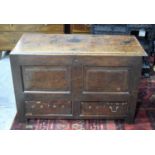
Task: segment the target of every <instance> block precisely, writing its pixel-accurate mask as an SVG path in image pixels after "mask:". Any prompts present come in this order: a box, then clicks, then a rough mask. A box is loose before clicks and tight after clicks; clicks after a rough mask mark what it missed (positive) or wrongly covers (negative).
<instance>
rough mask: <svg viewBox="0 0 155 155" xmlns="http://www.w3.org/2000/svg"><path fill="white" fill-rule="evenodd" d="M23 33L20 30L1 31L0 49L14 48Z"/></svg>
mask: <svg viewBox="0 0 155 155" xmlns="http://www.w3.org/2000/svg"><path fill="white" fill-rule="evenodd" d="M21 35H22V33H19V32H17V33H16V32H0V50H12V49H13V48H14V47H15V45H16V43H17V42H18V40H19V39H20V37H21Z"/></svg>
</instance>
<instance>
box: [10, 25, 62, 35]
mask: <svg viewBox="0 0 155 155" xmlns="http://www.w3.org/2000/svg"><path fill="white" fill-rule="evenodd" d="M12 29H13V31H20V32H49V33H63V30H64V29H63V24H13V25H12Z"/></svg>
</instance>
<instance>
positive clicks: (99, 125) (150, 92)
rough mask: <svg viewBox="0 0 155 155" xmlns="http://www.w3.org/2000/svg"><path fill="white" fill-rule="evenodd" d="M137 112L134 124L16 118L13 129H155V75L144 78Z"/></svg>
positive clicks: (108, 121) (118, 121) (112, 121)
mask: <svg viewBox="0 0 155 155" xmlns="http://www.w3.org/2000/svg"><path fill="white" fill-rule="evenodd" d="M138 101H139V102H138V106H137V111H138V112H137V114H136V118H135V123H134V124H127V123H125V122H124V121H123V120H115V121H114V120H43V119H42V120H41V119H30V120H28V121H27V122H26V123H18V122H17V121H16V120H15V121H14V123H13V125H12V128H11V129H12V130H154V129H155V76H154V77H151V78H148V79H142V80H141V82H140V86H139V95H138Z"/></svg>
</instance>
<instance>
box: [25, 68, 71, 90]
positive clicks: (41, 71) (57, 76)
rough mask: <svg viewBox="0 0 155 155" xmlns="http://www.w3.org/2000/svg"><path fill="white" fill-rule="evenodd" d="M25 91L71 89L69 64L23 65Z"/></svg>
mask: <svg viewBox="0 0 155 155" xmlns="http://www.w3.org/2000/svg"><path fill="white" fill-rule="evenodd" d="M22 74H23V87H24V91H58V92H59V91H70V87H71V86H70V82H71V80H70V79H71V69H70V67H68V66H23V67H22Z"/></svg>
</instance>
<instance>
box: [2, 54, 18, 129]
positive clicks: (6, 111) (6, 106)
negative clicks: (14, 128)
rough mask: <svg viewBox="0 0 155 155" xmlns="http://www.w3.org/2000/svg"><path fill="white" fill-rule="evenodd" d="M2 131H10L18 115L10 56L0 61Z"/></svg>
mask: <svg viewBox="0 0 155 155" xmlns="http://www.w3.org/2000/svg"><path fill="white" fill-rule="evenodd" d="M0 92H1V93H0V130H8V129H10V127H11V125H12V122H13V119H14V117H15V114H16V106H15V98H14V91H13V84H12V76H11V68H10V60H9V56H8V55H7V56H3V58H1V59H0Z"/></svg>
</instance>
